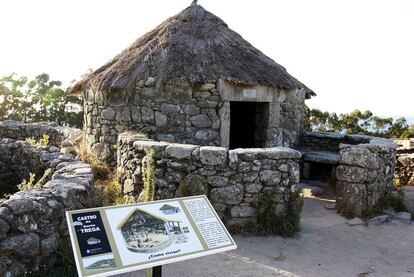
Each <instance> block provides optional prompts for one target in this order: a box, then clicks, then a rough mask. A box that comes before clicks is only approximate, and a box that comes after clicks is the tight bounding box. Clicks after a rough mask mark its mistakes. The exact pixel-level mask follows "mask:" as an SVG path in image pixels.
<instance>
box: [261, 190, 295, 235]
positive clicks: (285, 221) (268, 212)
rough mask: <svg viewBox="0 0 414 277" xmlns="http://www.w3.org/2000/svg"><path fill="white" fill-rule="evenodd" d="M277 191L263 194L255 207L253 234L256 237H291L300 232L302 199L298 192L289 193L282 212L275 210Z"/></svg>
mask: <svg viewBox="0 0 414 277" xmlns="http://www.w3.org/2000/svg"><path fill="white" fill-rule="evenodd" d="M277 193H278V192H277V190H276V189H274V190H273V191H269V192H266V193H264V194H263V195H262V196H261V198H260V199H259V203H258V207H257V225H256V226H255V228H254V230H253V232H254V233H255V234H258V235H274V234H276V235H280V236H282V237H293V236H295V235H296V234H297V233H298V232H299V231H300V214H301V212H302V208H303V198H302V197H301V196H300V192H299V191H297V192H293V193H290V194H289V196H288V199H287V201H286V206H285V208H284V210H283V211H278V210H277V203H276V201H275V199H276V196H277Z"/></svg>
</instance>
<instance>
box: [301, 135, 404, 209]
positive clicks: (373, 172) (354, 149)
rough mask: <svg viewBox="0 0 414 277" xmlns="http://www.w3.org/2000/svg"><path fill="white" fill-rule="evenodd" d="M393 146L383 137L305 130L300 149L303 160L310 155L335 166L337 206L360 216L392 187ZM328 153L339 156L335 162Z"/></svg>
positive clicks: (394, 150) (394, 146) (394, 149)
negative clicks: (330, 159)
mask: <svg viewBox="0 0 414 277" xmlns="http://www.w3.org/2000/svg"><path fill="white" fill-rule="evenodd" d="M396 147H397V145H396V144H395V143H394V142H393V141H391V140H388V139H383V138H377V137H370V136H364V135H345V134H337V133H326V132H307V133H305V134H304V136H303V141H302V143H301V144H300V146H299V149H300V151H301V152H302V153H303V157H304V159H305V160H306V159H307V157H308V156H311V157H310V158H314V159H313V161H314V162H318V163H326V164H331V165H332V167H333V168H334V169H335V168H336V172H335V177H334V178H333V180H334V181H336V202H337V203H336V208H337V210H338V211H339V212H341V213H343V214H347V215H356V216H362V215H364V213H366V212H367V211H368V210H369V209H370V208H372V207H373V206H374V205H375V204H376V203H377V202H378V200H379V199H380V198H381V197H383V196H385V195H387V194H389V193H390V192H391V190H392V183H393V177H394V168H395V162H396ZM308 154H311V155H308ZM318 155H319V156H318ZM330 156H332V157H335V156H338V159H337V160H336V159H335V163H332V161H329V162H328V160H329V159H327V158H329V157H330ZM302 169H303V170H306V167H305V166H304V167H303V168H302Z"/></svg>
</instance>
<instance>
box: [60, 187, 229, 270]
mask: <svg viewBox="0 0 414 277" xmlns="http://www.w3.org/2000/svg"><path fill="white" fill-rule="evenodd" d="M66 218H67V221H68V225H69V233H70V237H71V242H72V247H73V251H74V254H75V260H76V266H77V269H78V273H79V276H94V277H95V276H96V277H97V276H110V275H115V274H121V273H126V272H131V271H136V270H140V269H145V268H150V267H155V266H159V265H163V264H168V263H173V262H179V261H183V260H188V259H192V258H197V257H202V256H206V255H210V254H215V253H219V252H224V251H228V250H232V249H236V247H237V246H236V244H235V243H234V241H233V239H232V237H231V236H230V234H229V232H228V231H227V230H226V227H225V226H224V225H223V223H222V222H221V220H220V218H219V217H218V216H217V213H216V212H215V211H214V209H213V207H212V206H211V204H210V202H209V201H208V199H207V197H206V196H204V195H203V196H192V197H184V198H176V199H169V200H161V201H154V202H148V203H139V204H131V205H123V206H113V207H103V208H93V209H85V210H77V211H68V212H66Z"/></svg>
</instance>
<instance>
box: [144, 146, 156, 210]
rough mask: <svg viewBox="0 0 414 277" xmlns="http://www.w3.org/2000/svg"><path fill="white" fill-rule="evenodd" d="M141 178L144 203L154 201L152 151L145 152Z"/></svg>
mask: <svg viewBox="0 0 414 277" xmlns="http://www.w3.org/2000/svg"><path fill="white" fill-rule="evenodd" d="M142 178H143V181H144V202H148V201H154V196H155V165H154V151H153V150H149V151H147V155H146V156H145V157H144V159H143V167H142Z"/></svg>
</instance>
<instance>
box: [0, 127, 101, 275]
mask: <svg viewBox="0 0 414 277" xmlns="http://www.w3.org/2000/svg"><path fill="white" fill-rule="evenodd" d="M16 125H19V124H14V126H16ZM34 125H35V126H36V127H33V129H36V130H37V128H38V124H34ZM25 126H30V125H25ZM42 126H43V124H42ZM30 129H31V128H28V130H30ZM3 130H4V129H3ZM8 130H10V129H8ZM16 130H20V131H21V129H20V128H17V129H16ZM36 132H39V131H36ZM52 132H53V131H52ZM46 133H47V134H49V133H48V132H46ZM2 134H3V135H4V134H10V135H9V136H11V137H13V136H15V137H19V138H22V139H24V137H23V135H21V134H20V135H19V134H14V133H4V132H3V133H2ZM26 134H27V133H26ZM39 135H40V136H41V135H43V130H42V131H40V132H39ZM29 136H34V135H33V133H29ZM50 137H51V138H53V137H54V136H53V133H52V134H51V135H50ZM50 142H51V144H52V145H53V144H55V145H56V144H58V143H56V142H55V143H53V141H50ZM60 150H61V149H60V148H58V147H55V146H48V147H33V146H31V145H29V144H28V143H27V142H25V141H15V140H12V139H0V152H1V153H2V155H0V166H1V168H0V176H3V177H7V176H6V175H4V174H5V172H6V171H9V172H13V173H14V176H13V177H14V180H13V181H14V182H15V185H17V184H18V183H20V181H21V180H19V179H20V178H26V179H27V177H28V175H29V172H36V173H37V177H40V176H41V175H42V174H43V172H44V171H45V170H46V169H48V168H50V175H48V176H45V180H44V181H43V182H42V183H43V184H44V185H43V186H42V187H41V188H39V189H33V190H25V191H20V192H17V193H15V194H13V195H11V196H10V197H9V198H7V199H0V276H22V275H24V274H25V272H28V271H34V270H37V269H38V267H39V264H40V263H45V264H48V263H52V262H53V255H54V254H53V253H54V251H55V250H56V249H57V248H58V244H59V239H60V238H62V237H65V236H68V232H67V225H66V220H65V211H66V210H73V209H81V208H86V207H90V206H91V204H92V184H93V174H92V170H91V167H90V166H89V165H87V164H85V163H83V162H82V161H80V160H79V159H78V158H75V157H74V156H72V155H65V154H63V153H61V152H60ZM37 179H38V178H37ZM2 181H4V179H2V178H0V186H2Z"/></svg>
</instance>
